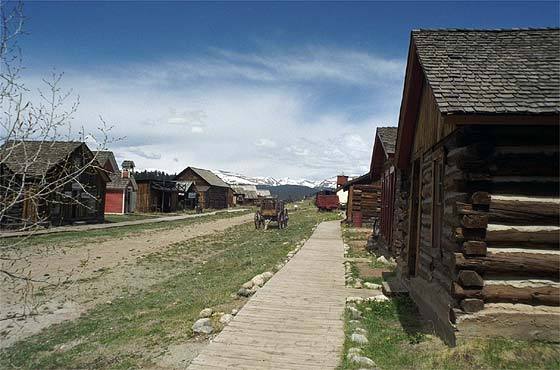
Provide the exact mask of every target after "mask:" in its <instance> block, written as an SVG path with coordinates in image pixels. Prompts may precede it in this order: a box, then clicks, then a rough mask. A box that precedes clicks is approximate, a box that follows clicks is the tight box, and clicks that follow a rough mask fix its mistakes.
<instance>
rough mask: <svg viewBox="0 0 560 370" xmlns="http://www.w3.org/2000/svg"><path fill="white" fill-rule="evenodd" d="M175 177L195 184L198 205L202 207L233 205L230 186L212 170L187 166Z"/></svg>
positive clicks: (220, 207)
mask: <svg viewBox="0 0 560 370" xmlns="http://www.w3.org/2000/svg"><path fill="white" fill-rule="evenodd" d="M175 179H176V180H177V181H192V182H193V183H194V184H195V185H196V190H197V192H198V205H199V206H200V207H201V208H202V209H206V208H212V209H224V208H228V207H232V206H233V205H234V203H233V190H232V188H231V187H230V186H229V185H228V184H226V183H225V182H224V181H223V180H222V179H220V178H219V177H218V176H216V175H215V174H214V173H213V172H212V171H209V170H204V169H201V168H195V167H187V168H185V169H184V170H183V171H181V173H179V174H178V175H177V176H176V177H175Z"/></svg>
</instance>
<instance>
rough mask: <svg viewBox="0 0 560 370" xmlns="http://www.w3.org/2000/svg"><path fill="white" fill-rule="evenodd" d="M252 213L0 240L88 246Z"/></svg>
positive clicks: (0, 242)
mask: <svg viewBox="0 0 560 370" xmlns="http://www.w3.org/2000/svg"><path fill="white" fill-rule="evenodd" d="M250 212H251V211H249V210H246V211H239V212H226V211H223V212H219V213H217V214H213V215H205V216H201V217H195V218H188V219H184V220H177V221H167V222H158V223H147V224H141V225H130V226H120V227H113V228H108V229H99V230H87V231H69V232H60V233H53V234H43V235H32V236H27V237H14V238H3V239H0V248H1V247H12V246H17V247H18V248H19V247H29V246H36V245H41V246H43V245H44V246H51V245H53V246H60V245H73V244H74V245H75V244H78V243H79V244H87V243H91V242H96V243H99V242H103V241H105V240H108V239H111V238H125V237H129V236H133V235H137V234H140V233H143V232H145V231H150V230H170V229H174V228H177V227H185V226H190V225H194V224H198V223H201V222H209V221H214V220H219V219H224V218H232V217H237V216H241V215H243V214H247V213H250Z"/></svg>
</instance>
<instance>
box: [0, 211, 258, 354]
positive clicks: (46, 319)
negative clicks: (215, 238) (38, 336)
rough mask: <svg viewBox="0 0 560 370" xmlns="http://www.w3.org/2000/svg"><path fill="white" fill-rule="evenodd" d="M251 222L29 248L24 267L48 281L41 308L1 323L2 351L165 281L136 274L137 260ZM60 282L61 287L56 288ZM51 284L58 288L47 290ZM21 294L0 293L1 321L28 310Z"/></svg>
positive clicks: (5, 289)
mask: <svg viewBox="0 0 560 370" xmlns="http://www.w3.org/2000/svg"><path fill="white" fill-rule="evenodd" d="M252 219H253V216H252V215H251V214H245V215H242V216H236V217H232V218H225V219H220V220H215V221H210V222H203V223H197V224H193V225H188V226H185V227H176V228H173V229H166V230H149V231H145V232H141V233H140V234H135V235H133V236H127V237H123V238H111V239H109V240H106V241H103V242H100V243H89V244H85V245H81V246H60V247H56V248H53V249H52V251H50V253H48V254H47V255H45V252H44V250H42V249H41V246H33V247H29V250H28V251H26V254H27V257H26V261H27V262H25V263H26V264H27V263H30V266H32V271H31V277H32V278H34V279H37V280H46V281H47V283H37V284H35V286H34V289H35V292H36V291H37V289H38V288H41V287H42V288H43V292H42V293H43V294H44V296H43V297H42V300H41V301H40V303H39V304H35V305H34V306H35V307H34V311H35V315H33V316H31V317H28V318H26V319H22V320H1V321H0V348H4V347H8V346H10V345H11V344H12V343H14V342H15V341H17V340H20V339H23V338H25V337H27V336H29V335H32V334H34V333H36V332H38V331H40V330H41V329H43V328H45V327H48V326H50V325H52V324H54V323H58V322H61V321H64V320H71V319H75V318H77V317H78V316H79V315H80V314H81V313H83V312H85V311H86V310H88V309H90V308H92V307H94V306H95V305H97V304H99V303H101V302H103V303H106V302H110V301H111V300H112V299H118V297H119V295H121V294H122V292H124V291H126V292H130V291H133V290H137V289H142V288H145V287H147V286H150V285H152V284H154V283H156V282H158V281H161V280H162V279H164V278H165V277H166V276H165V274H162V273H161V271H157V272H156V271H154V272H151V271H145V270H144V269H141V268H138V267H137V266H136V261H137V259H138V258H142V257H144V256H147V255H149V254H151V253H154V252H158V251H162V250H165V249H166V248H167V247H169V246H170V245H172V244H174V243H177V242H181V241H184V240H188V239H192V238H196V237H200V236H205V235H211V234H213V233H215V232H218V231H223V230H225V229H228V228H230V227H233V226H237V225H241V224H244V223H247V222H250V221H252ZM22 263H23V262H22ZM117 267H118V268H117ZM64 280H66V282H65V283H64V284H63V285H60V284H57V282H59V281H64ZM49 283H50V284H55V285H57V287H56V288H50V287H49ZM23 289H24V285H23V284H19V285H18V284H14V285H12V286H6V285H3V286H1V287H0V316H2V318H4V317H6V316H10V315H14V314H17V313H20V312H22V311H23V310H25V309H28V310H29V307H27V308H26V304H25V303H23V299H22V293H21V292H22V290H23Z"/></svg>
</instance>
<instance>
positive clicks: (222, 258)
mask: <svg viewBox="0 0 560 370" xmlns="http://www.w3.org/2000/svg"><path fill="white" fill-rule="evenodd" d="M327 219H331V220H332V219H337V215H334V216H333V215H332V214H329V213H319V212H316V210H315V209H314V208H311V207H307V208H305V209H301V208H300V210H298V211H297V212H292V213H291V214H290V225H289V227H288V228H287V229H285V230H278V229H276V228H274V227H273V228H270V229H269V230H266V231H263V230H258V231H257V230H254V226H253V225H252V224H245V225H242V226H238V227H234V228H230V229H228V230H226V231H224V232H220V233H216V234H214V235H212V236H206V237H200V238H195V239H191V240H188V241H185V242H181V243H176V244H174V245H173V246H172V247H170V248H169V249H168V250H166V251H164V252H160V253H154V254H152V255H149V256H147V257H146V258H143V259H141V260H140V261H139V262H138V263H139V264H141V265H142V266H144V267H145V268H150V269H159V270H161V271H169V270H174V269H176V268H177V267H181V268H180V269H177V270H178V272H177V273H176V274H175V275H173V276H172V277H170V278H168V279H166V280H165V281H163V282H161V283H158V284H155V285H152V286H151V287H149V288H147V289H146V290H144V291H141V292H137V293H133V294H129V295H125V296H124V297H123V298H121V299H115V300H113V302H111V303H110V304H102V305H99V306H97V307H95V308H94V309H93V310H91V311H90V312H88V313H87V314H85V315H83V316H82V317H80V318H79V319H77V320H75V321H72V322H66V323H62V324H58V325H54V326H52V327H50V328H48V329H47V330H43V331H42V332H41V333H39V334H37V335H35V336H32V337H30V338H27V339H25V340H23V341H20V342H18V343H16V344H15V345H13V346H12V347H10V348H8V349H6V350H4V351H2V352H0V368H13V367H17V368H25V369H55V368H112V369H120V368H138V367H153V366H155V362H156V360H155V358H156V357H157V356H158V355H160V354H161V353H163V352H164V351H165V349H166V347H167V346H168V345H170V344H175V343H184V342H185V341H187V340H188V339H189V338H191V337H192V332H191V325H192V324H193V322H194V321H195V320H196V318H197V316H198V313H199V312H200V310H201V309H203V308H205V307H216V308H218V309H223V310H224V311H225V310H226V309H229V308H231V307H234V306H238V305H240V304H241V303H242V302H243V301H242V300H239V299H237V298H234V296H233V297H232V294H233V293H235V292H236V291H237V290H238V289H239V287H240V286H241V284H242V283H243V282H245V281H247V280H249V279H250V278H251V277H253V276H254V275H256V274H258V273H261V272H264V271H267V270H271V269H272V268H273V266H274V265H276V264H277V263H278V262H279V261H281V260H283V259H284V258H285V256H286V253H287V252H288V251H290V250H291V249H293V248H294V246H295V245H296V243H297V242H299V241H301V240H302V239H304V238H307V237H309V236H310V235H311V233H312V229H313V227H314V226H315V225H316V224H317V223H318V222H320V221H323V220H327ZM70 343H77V344H76V345H73V346H69V344H70Z"/></svg>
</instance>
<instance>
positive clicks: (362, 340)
mask: <svg viewBox="0 0 560 370" xmlns="http://www.w3.org/2000/svg"><path fill="white" fill-rule="evenodd" d="M350 340H351V341H352V342H354V343H357V344H368V343H369V340H368V339H367V338H366V336H365V335H363V334H352V335H351V336H350Z"/></svg>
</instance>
